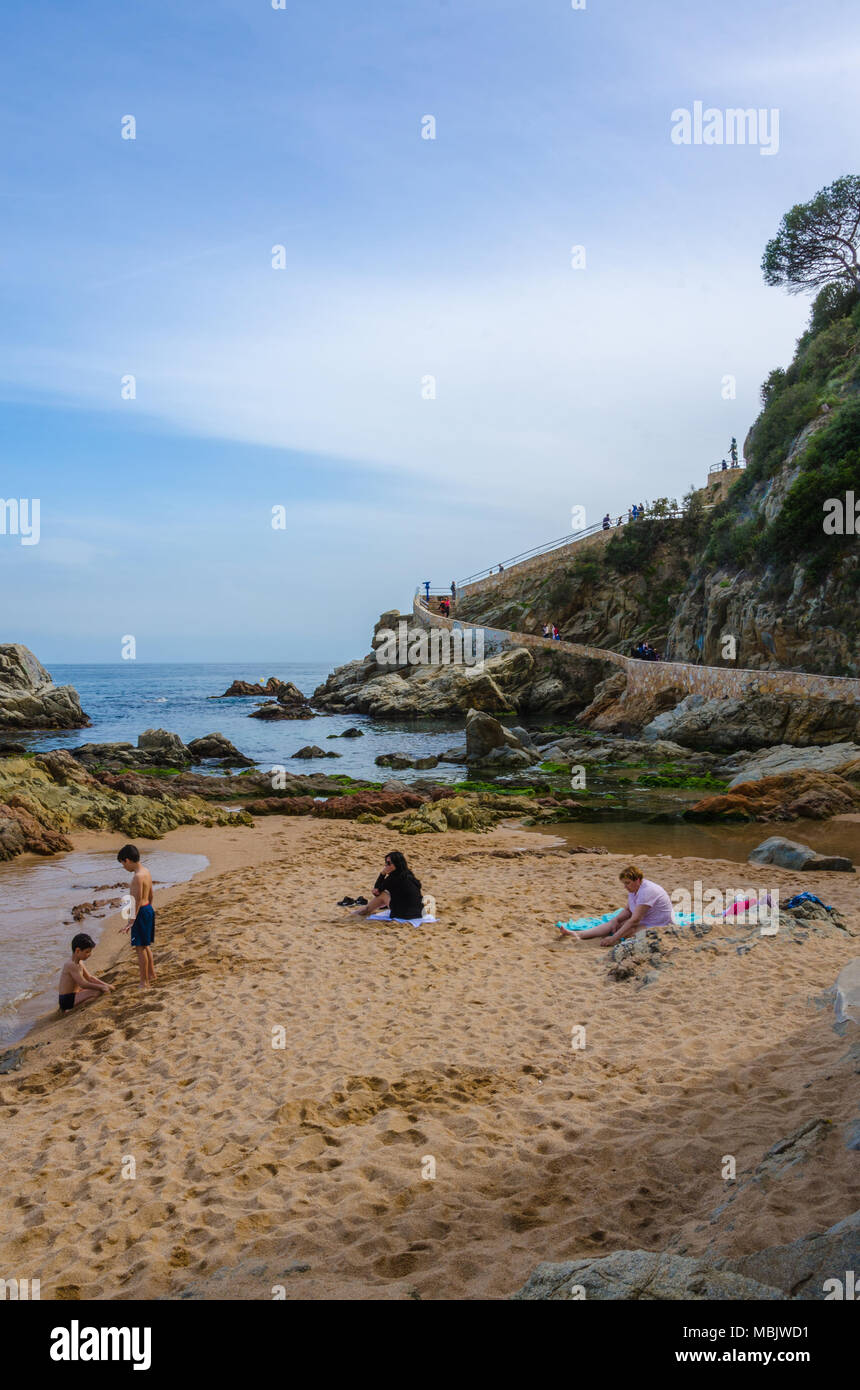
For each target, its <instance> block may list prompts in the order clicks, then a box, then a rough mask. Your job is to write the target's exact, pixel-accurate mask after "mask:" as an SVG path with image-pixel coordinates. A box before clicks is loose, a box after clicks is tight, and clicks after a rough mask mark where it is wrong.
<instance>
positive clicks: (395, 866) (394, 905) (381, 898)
mask: <svg viewBox="0 0 860 1390" xmlns="http://www.w3.org/2000/svg"><path fill="white" fill-rule="evenodd" d="M386 908H390V909H391V920H392V922H414V921H417V920H418V919H419V918H421V917H423V915H424V907H423V898H422V895H421V884H420V883H419V882H418V879H417V878H416V877H415V875H414V874H413V873H412V871H411V869H410V868H409V865H408V864H407V863H406V858H405V856H404V855H402V854H401V853H400V850H399V849H395V850H392V851H391V853H390V854H386V856H385V868H384V869H383V871H382V873H381V874H380V875H379V878H378V879H377V880H376V882H375V883H374V885H373V897H372V898H371V900H370V902H369V903H368V904H367V905H366V906H365V907H360V908H359V909H358V911H357V912H355V913H354V914H353V916H355V917H371V916H372V915H373V914H374V913H375V912H384V911H385V909H386Z"/></svg>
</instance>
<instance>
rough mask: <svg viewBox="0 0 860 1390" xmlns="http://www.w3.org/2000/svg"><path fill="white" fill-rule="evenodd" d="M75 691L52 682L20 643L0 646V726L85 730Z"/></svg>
mask: <svg viewBox="0 0 860 1390" xmlns="http://www.w3.org/2000/svg"><path fill="white" fill-rule="evenodd" d="M89 724H90V720H89V718H88V717H87V715H85V714H84V712H83V710H82V709H81V702H80V700H79V699H78V692H77V691H76V690H74V689H73V687H72V686H70V685H54V682H53V680H52V679H51V677H50V675H49V673H48V672H47V671H46V670H45V668H44V666H43V665H42V664H41V662H39V661H37V660H36V658H35V656H34V655H33V653H32V652H31V651H30V649H29V648H28V647H25V646H22V644H21V643H20V642H12V643H9V644H7V645H5V646H0V729H86V728H88V727H89Z"/></svg>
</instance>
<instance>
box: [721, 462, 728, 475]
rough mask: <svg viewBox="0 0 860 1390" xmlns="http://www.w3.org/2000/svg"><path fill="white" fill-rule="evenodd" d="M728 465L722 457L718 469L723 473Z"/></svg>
mask: <svg viewBox="0 0 860 1390" xmlns="http://www.w3.org/2000/svg"><path fill="white" fill-rule="evenodd" d="M728 466H729V465H728V464H727V463H726V461H725V459H723V461H722V463H721V464H720V471H721V472H722V473H725V471H726V469H727V468H728Z"/></svg>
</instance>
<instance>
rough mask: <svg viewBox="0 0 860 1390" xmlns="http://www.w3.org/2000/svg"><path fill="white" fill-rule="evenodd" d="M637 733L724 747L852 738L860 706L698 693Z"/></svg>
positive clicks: (857, 731) (859, 735) (859, 726)
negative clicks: (714, 696)
mask: <svg viewBox="0 0 860 1390" xmlns="http://www.w3.org/2000/svg"><path fill="white" fill-rule="evenodd" d="M642 737H643V738H646V739H657V738H660V739H671V740H673V741H674V742H675V743H681V744H683V745H684V746H685V747H686V748H704V749H709V750H711V751H714V750H720V751H724V752H733V751H734V750H736V749H739V748H751V749H756V748H773V747H774V745H782V744H791V745H794V746H799V747H804V746H809V745H813V744H832V743H845V742H854V741H856V740H858V739H860V708H858V706H857V704H856V703H855V702H854V701H853V700H837V699H835V698H834V699H824V698H820V699H815V698H812V697H800V696H788V695H750V696H747V697H745V698H744V699H742V700H706V699H705V697H704V696H703V695H688V696H687V697H686V698H685V699H683V700H682V701H681V702H680V704H679V705H677V706H676V707H675V708H674V709H672V710H668V711H666V713H664V714H659V715H657V717H656V718H655V719H652V720H651V722H650V723H649V724H647V725H646V726H645V728H644V729H643V730H642Z"/></svg>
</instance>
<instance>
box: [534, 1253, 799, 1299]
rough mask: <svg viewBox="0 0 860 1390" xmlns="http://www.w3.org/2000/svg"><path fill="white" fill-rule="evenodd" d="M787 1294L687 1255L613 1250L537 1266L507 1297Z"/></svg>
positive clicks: (763, 1296)
mask: <svg viewBox="0 0 860 1390" xmlns="http://www.w3.org/2000/svg"><path fill="white" fill-rule="evenodd" d="M785 1297H786V1295H785V1294H784V1293H782V1291H781V1290H780V1289H777V1288H775V1287H773V1286H772V1285H767V1284H764V1283H761V1282H760V1281H758V1280H755V1279H750V1278H747V1277H746V1276H744V1275H741V1274H736V1273H734V1272H733V1271H732V1270H729V1269H718V1268H716V1267H715V1266H714V1265H713V1264H711V1265H709V1264H708V1263H707V1261H704V1260H694V1259H690V1258H688V1257H687V1256H686V1255H672V1254H668V1253H666V1254H660V1253H658V1252H656V1251H651V1250H616V1251H615V1253H614V1254H612V1255H604V1256H603V1257H602V1258H600V1259H594V1258H593V1257H592V1258H589V1259H584V1260H569V1261H566V1262H565V1263H564V1264H540V1265H538V1266H537V1268H536V1269H535V1270H534V1271H533V1273H532V1274H530V1275H529V1278H528V1279H527V1280H526V1282H525V1284H524V1285H523V1287H522V1288H521V1289H518V1290H517V1292H516V1293H515V1294H512V1295H511V1299H512V1300H513V1301H516V1300H521V1301H525V1302H534V1301H538V1300H543V1299H547V1300H549V1301H551V1302H559V1301H562V1300H570V1299H577V1300H578V1299H587V1300H588V1301H590V1302H595V1301H597V1302H603V1301H607V1300H611V1301H613V1302H615V1301H616V1300H617V1301H624V1302H630V1301H631V1300H633V1299H646V1300H649V1301H660V1302H676V1301H678V1302H702V1301H708V1302H723V1301H725V1300H727V1299H729V1300H731V1299H760V1300H762V1301H766V1302H776V1301H778V1300H780V1299H784V1298H785Z"/></svg>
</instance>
